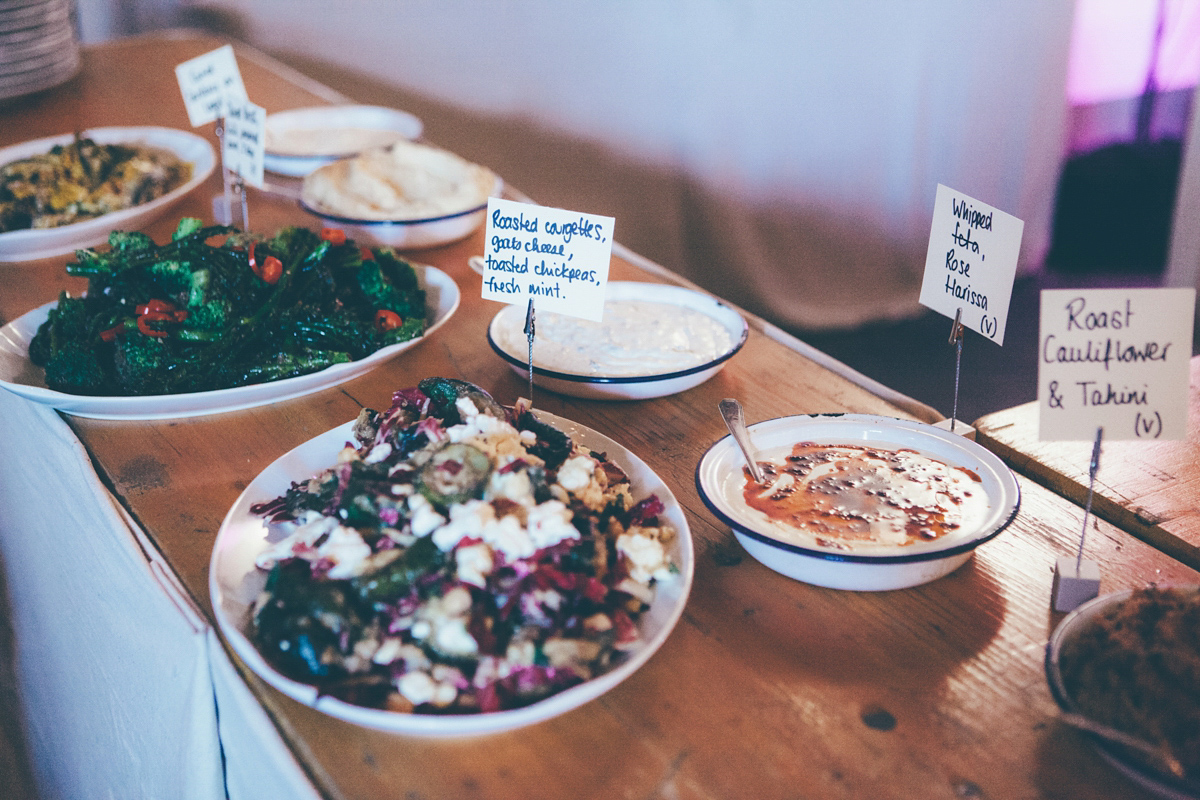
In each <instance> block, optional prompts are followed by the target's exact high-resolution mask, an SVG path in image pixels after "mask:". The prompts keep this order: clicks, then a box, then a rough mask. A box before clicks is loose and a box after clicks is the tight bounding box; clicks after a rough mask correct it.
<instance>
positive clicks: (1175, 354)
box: [1038, 289, 1196, 441]
mask: <svg viewBox="0 0 1200 800" xmlns="http://www.w3.org/2000/svg"><path fill="white" fill-rule="evenodd" d="M1195 308H1196V290H1195V289H1044V290H1043V291H1042V310H1041V326H1040V331H1039V337H1038V417H1039V424H1038V436H1039V438H1041V439H1043V440H1048V441H1085V440H1086V441H1091V440H1093V439H1095V438H1096V429H1097V428H1103V429H1104V438H1105V440H1109V439H1145V440H1154V439H1183V438H1185V437H1186V436H1187V413H1188V370H1189V362H1190V361H1191V357H1192V326H1193V322H1194V313H1195Z"/></svg>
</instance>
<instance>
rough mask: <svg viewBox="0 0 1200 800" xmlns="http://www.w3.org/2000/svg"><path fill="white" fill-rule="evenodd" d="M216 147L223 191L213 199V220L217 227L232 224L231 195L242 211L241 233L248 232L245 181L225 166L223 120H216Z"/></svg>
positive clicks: (248, 221)
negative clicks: (219, 157) (219, 161)
mask: <svg viewBox="0 0 1200 800" xmlns="http://www.w3.org/2000/svg"><path fill="white" fill-rule="evenodd" d="M216 133H217V147H218V148H219V150H220V153H221V178H222V182H223V183H224V191H223V193H222V194H221V195H219V196H217V197H214V198H213V203H212V205H213V220H214V221H215V222H216V223H217V224H218V225H232V224H233V195H234V194H236V195H238V196H239V198H240V201H241V203H240V204H241V211H242V231H243V232H245V231H249V230H250V206H249V201H248V200H247V199H246V181H245V180H244V179H243V178H242V176H241V174H240V173H238V172H236V171H234V170H231V169H229V168H228V167H226V166H225V118H224V117H219V118H218V119H217V128H216Z"/></svg>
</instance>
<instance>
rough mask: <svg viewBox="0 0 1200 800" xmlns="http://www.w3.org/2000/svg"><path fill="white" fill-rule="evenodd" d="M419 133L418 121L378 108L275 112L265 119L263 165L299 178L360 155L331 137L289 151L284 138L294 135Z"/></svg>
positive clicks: (400, 135)
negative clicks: (354, 131) (333, 163)
mask: <svg viewBox="0 0 1200 800" xmlns="http://www.w3.org/2000/svg"><path fill="white" fill-rule="evenodd" d="M423 129H424V125H423V124H422V123H421V120H420V119H418V118H417V117H415V116H413V115H412V114H409V113H408V112H407V111H400V110H399V109H395V108H385V107H382V106H360V105H342V106H313V107H311V108H293V109H291V110H289V111H279V112H276V113H274V114H268V115H267V119H266V136H267V139H266V151H265V152H264V154H263V165H264V166H265V167H266V169H267V170H269V171H270V172H275V173H278V174H280V175H291V176H293V177H300V176H304V175H307V174H308V173H310V172H312V171H313V170H314V169H316V168H317V167H321V166H324V165H325V164H328V163H329V162H331V161H336V160H337V159H339V158H349V157H350V156H355V155H358V154H359V153H360V152H361V151H362V148H360V147H347V146H345V145H344V144H342V143H341V142H340V140H339V139H338V138H337V137H335V136H327V137H325V138H324V143H322V142H321V141H315V142H311V143H309V146H306V147H303V148H296V147H289V146H288V145H287V143H286V138H285V137H287V136H289V135H294V134H296V133H298V132H304V133H312V134H315V135H318V136H319V134H320V133H321V132H336V131H347V130H364V131H373V132H377V133H383V134H394V135H395V136H396V137H397V138H403V139H416V138H417V137H419V136H420V135H421V131H422V130H423Z"/></svg>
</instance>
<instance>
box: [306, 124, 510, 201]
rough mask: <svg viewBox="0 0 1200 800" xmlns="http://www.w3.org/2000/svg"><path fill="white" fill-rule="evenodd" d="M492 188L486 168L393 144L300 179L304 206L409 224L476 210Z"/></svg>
mask: <svg viewBox="0 0 1200 800" xmlns="http://www.w3.org/2000/svg"><path fill="white" fill-rule="evenodd" d="M495 186H496V175H495V173H493V172H492V171H491V170H489V169H487V168H486V167H482V166H479V165H478V164H472V163H471V162H469V161H467V160H465V159H463V158H461V157H459V156H457V155H455V154H454V153H451V152H449V151H446V150H441V149H439V148H436V147H430V146H428V145H423V144H417V143H416V142H409V141H398V142H394V143H392V144H390V145H388V146H387V147H381V148H375V149H373V150H367V151H366V152H363V153H360V154H359V155H357V156H354V157H353V158H346V159H342V160H341V161H335V162H334V163H332V164H326V165H325V166H323V167H321V168H320V169H318V170H316V171H315V172H313V173H311V174H310V175H308V176H307V177H306V178H305V179H304V186H303V188H302V189H301V197H302V198H303V199H304V202H305V203H307V204H308V205H310V206H312V207H314V208H316V209H318V210H323V211H327V212H329V213H331V214H336V215H338V216H343V217H352V218H354V219H365V220H411V219H425V218H428V217H439V216H444V215H446V214H455V213H458V212H461V211H467V210H469V209H472V208H476V207H478V206H481V205H483V204H485V203H486V202H487V198H488V196H489V195H490V194H491V192H492V191H493V189H494V188H495Z"/></svg>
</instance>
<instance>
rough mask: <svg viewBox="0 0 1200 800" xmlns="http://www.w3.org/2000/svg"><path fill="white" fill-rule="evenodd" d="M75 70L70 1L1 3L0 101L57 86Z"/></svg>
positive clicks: (13, 0)
mask: <svg viewBox="0 0 1200 800" xmlns="http://www.w3.org/2000/svg"><path fill="white" fill-rule="evenodd" d="M78 70H79V40H78V39H77V38H76V36H75V27H74V25H73V23H72V18H71V0H4V2H0V100H3V99H5V98H9V97H18V96H20V95H23V94H29V93H30V92H37V91H40V90H42V89H49V88H50V87H51V86H57V85H58V84H60V83H63V82H64V81H66V80H68V79H69V78H70V77H71V76H72V75H74V74H75V73H76V72H77V71H78Z"/></svg>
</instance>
